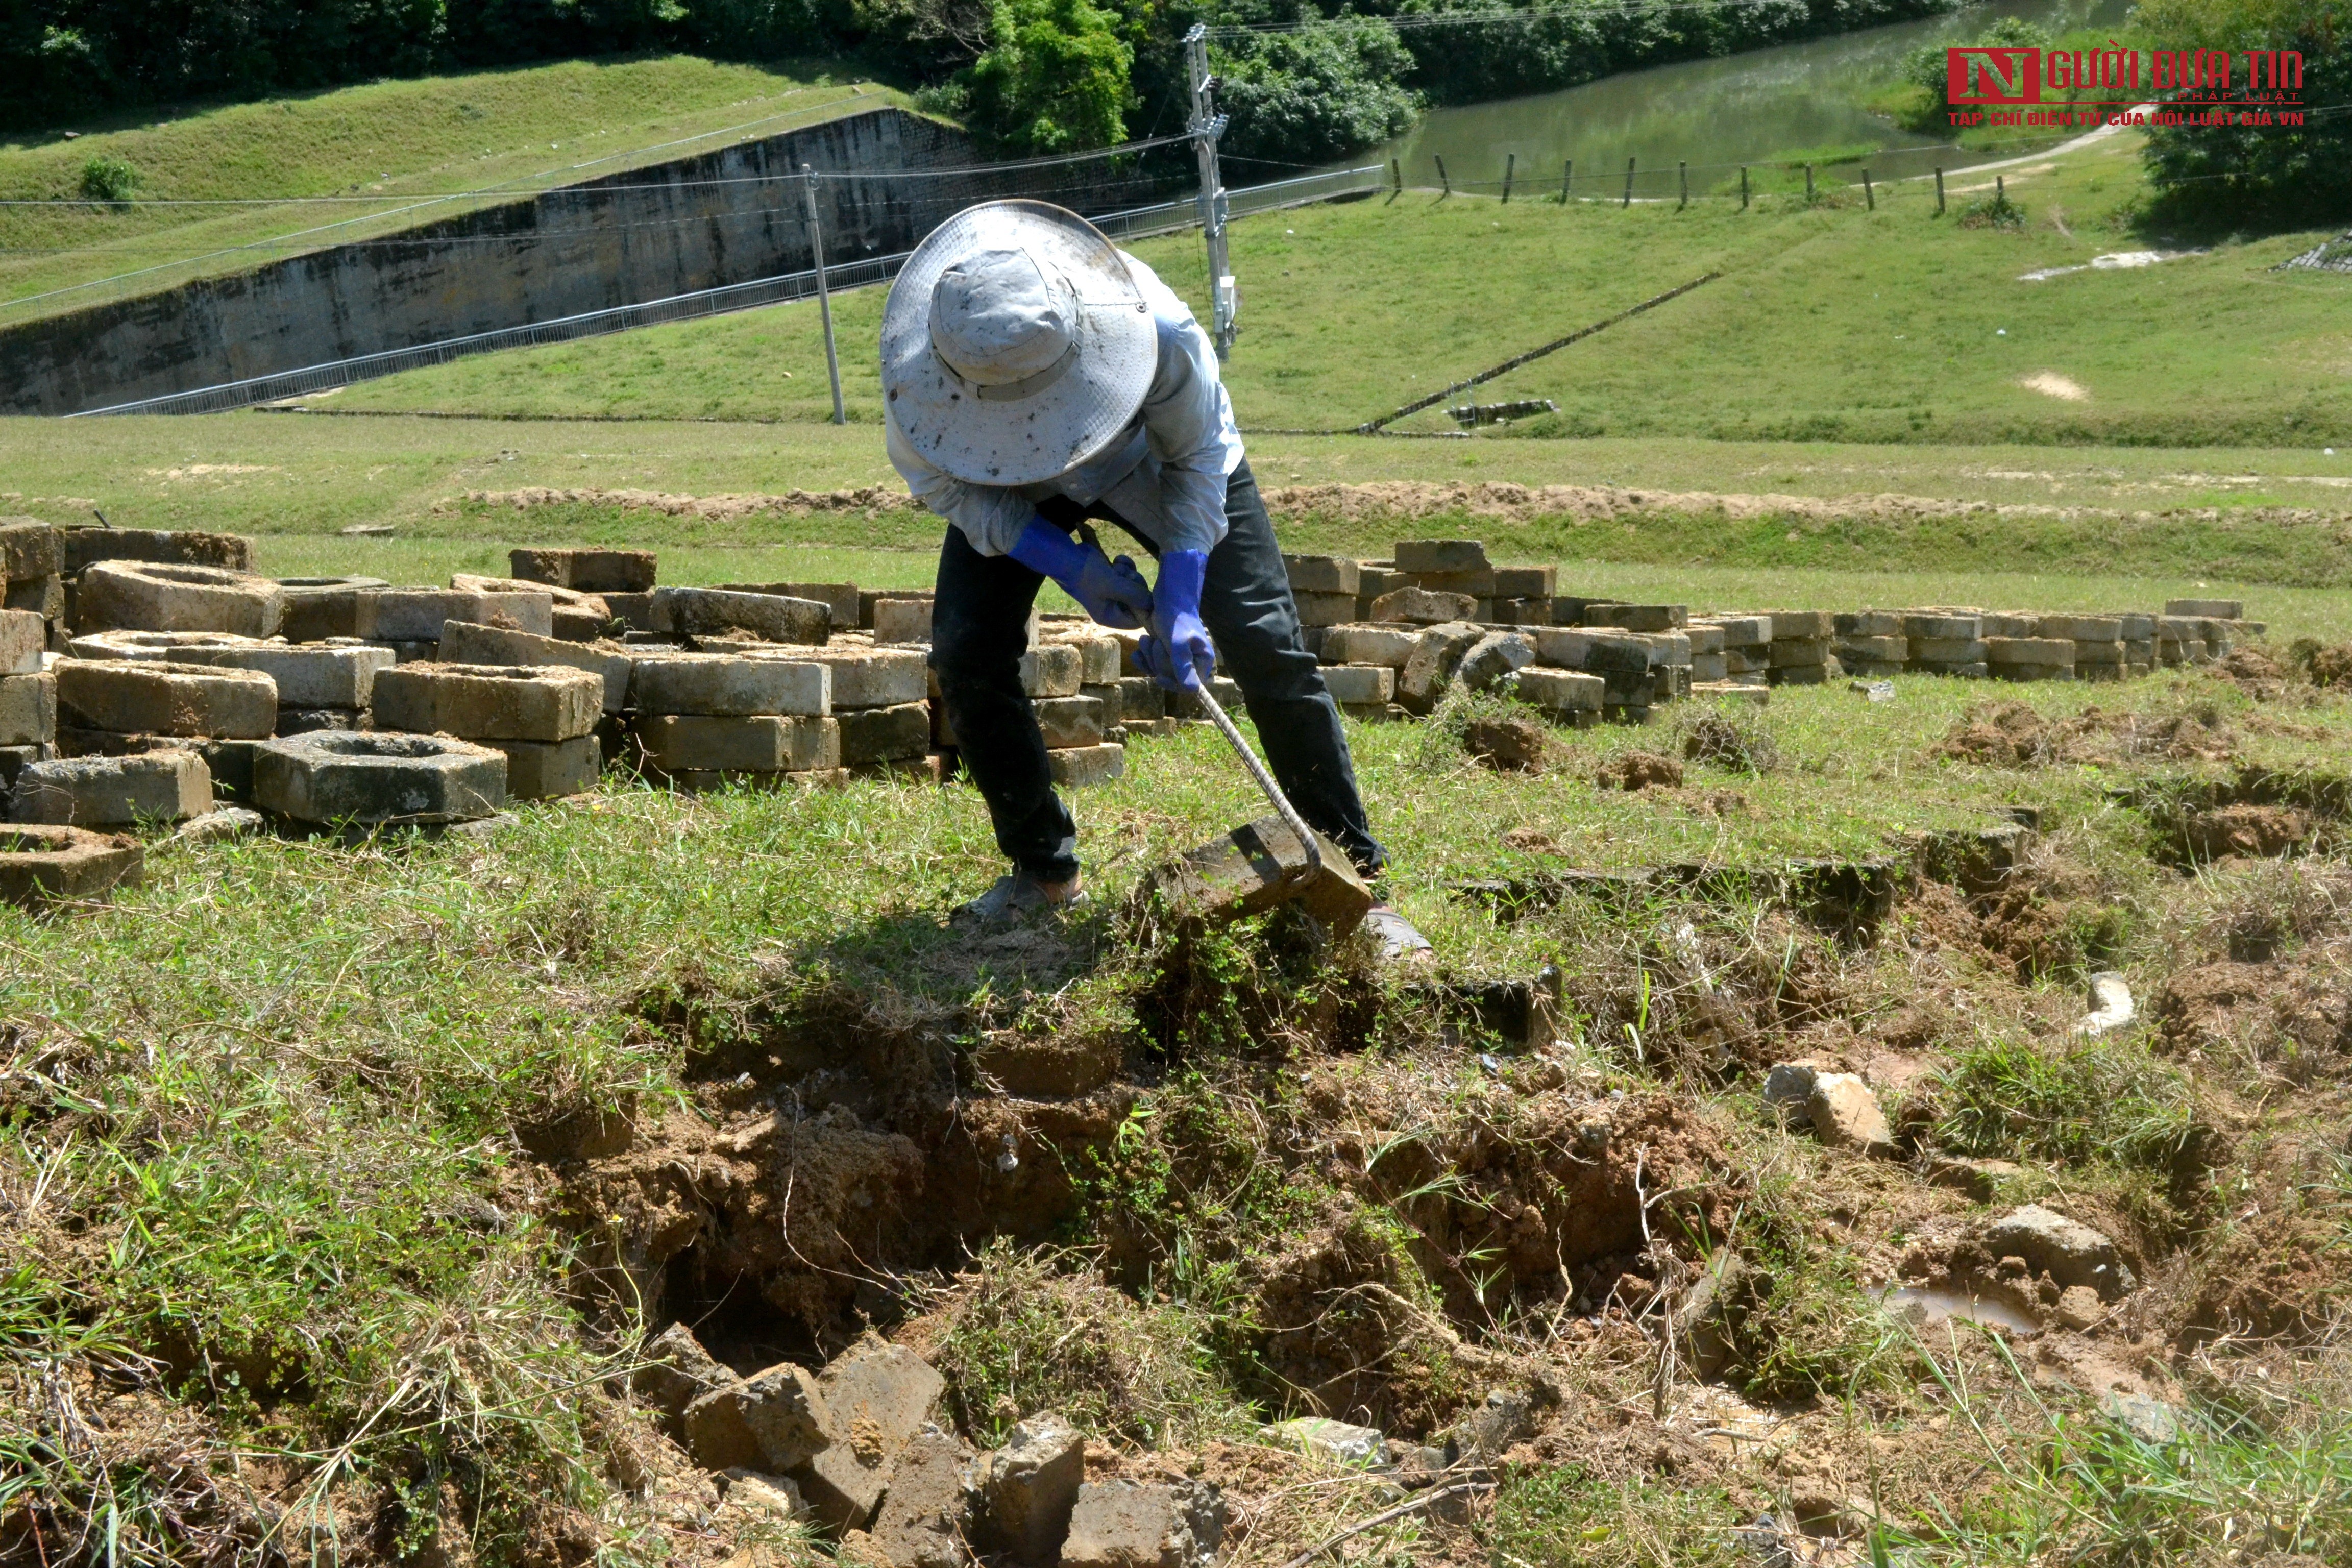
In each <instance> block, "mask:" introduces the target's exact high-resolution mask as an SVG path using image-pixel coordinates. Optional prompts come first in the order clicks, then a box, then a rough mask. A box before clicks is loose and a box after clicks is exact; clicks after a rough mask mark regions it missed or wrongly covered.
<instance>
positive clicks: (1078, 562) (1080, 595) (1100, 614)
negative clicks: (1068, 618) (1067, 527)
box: [1008, 517, 1151, 631]
mask: <svg viewBox="0 0 2352 1568" xmlns="http://www.w3.org/2000/svg"><path fill="white" fill-rule="evenodd" d="M1008 553H1009V554H1011V555H1012V557H1013V559H1014V560H1015V561H1018V562H1019V563H1021V564H1022V565H1024V566H1026V567H1027V568H1029V570H1031V571H1032V572H1037V573H1042V574H1045V576H1048V577H1051V578H1052V579H1053V580H1054V581H1055V582H1056V583H1059V584H1061V585H1062V591H1063V592H1064V593H1066V594H1067V595H1069V596H1070V597H1071V598H1073V599H1076V601H1077V602H1078V603H1079V604H1080V605H1084V606H1085V607H1086V612H1087V614H1088V615H1090V616H1093V617H1094V618H1095V619H1096V620H1097V621H1099V622H1101V623H1102V624H1103V625H1104V626H1116V627H1118V629H1119V630H1121V631H1133V630H1135V629H1136V628H1137V627H1139V626H1142V625H1143V624H1144V618H1145V617H1146V616H1150V614H1151V584H1149V583H1146V582H1145V581H1144V580H1143V574H1142V573H1140V572H1139V571H1137V570H1136V569H1135V563H1134V562H1132V561H1130V560H1129V559H1128V558H1127V557H1126V556H1124V555H1122V556H1120V557H1119V558H1118V560H1116V561H1112V560H1109V559H1108V558H1107V557H1106V556H1105V555H1104V554H1103V552H1101V551H1100V550H1099V549H1097V548H1096V547H1095V546H1094V545H1092V544H1081V543H1079V542H1077V541H1076V540H1075V539H1072V538H1071V537H1070V536H1069V535H1068V534H1066V533H1065V532H1063V531H1061V530H1060V529H1058V528H1055V526H1054V525H1053V524H1052V523H1050V522H1047V521H1045V519H1044V518H1042V517H1033V518H1031V519H1030V520H1029V526H1028V527H1026V528H1024V529H1023V530H1022V531H1021V537H1020V538H1018V539H1016V540H1014V541H1013V548H1012V550H1011V551H1010V552H1008Z"/></svg>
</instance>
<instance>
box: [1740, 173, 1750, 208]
mask: <svg viewBox="0 0 2352 1568" xmlns="http://www.w3.org/2000/svg"><path fill="white" fill-rule="evenodd" d="M1739 210H1740V211H1741V212H1746V211H1747V210H1748V165H1747V164H1745V163H1742V164H1740V165H1739Z"/></svg>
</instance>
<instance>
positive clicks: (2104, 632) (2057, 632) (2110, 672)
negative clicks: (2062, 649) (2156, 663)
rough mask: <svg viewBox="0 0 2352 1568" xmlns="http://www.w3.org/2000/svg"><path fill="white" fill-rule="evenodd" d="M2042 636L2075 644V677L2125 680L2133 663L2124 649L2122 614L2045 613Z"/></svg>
mask: <svg viewBox="0 0 2352 1568" xmlns="http://www.w3.org/2000/svg"><path fill="white" fill-rule="evenodd" d="M2035 631H2036V634H2037V635H2038V636H2041V637H2053V638H2063V639H2064V640H2066V641H2068V642H2071V643H2073V644H2074V679H2077V680H2121V679H2123V678H2124V674H2125V671H2126V668H2127V667H2128V665H2129V662H2130V661H2129V659H2128V658H2127V657H2126V653H2125V650H2124V626H2123V619H2122V617H2121V616H2042V618H2041V620H2040V621H2039V622H2038V623H2037V624H2036V626H2035Z"/></svg>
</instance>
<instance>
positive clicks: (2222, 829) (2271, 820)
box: [2180, 801, 2315, 860]
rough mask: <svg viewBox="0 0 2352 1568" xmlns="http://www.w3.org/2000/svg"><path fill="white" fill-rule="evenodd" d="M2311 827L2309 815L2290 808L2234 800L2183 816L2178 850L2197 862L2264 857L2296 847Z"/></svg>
mask: <svg viewBox="0 0 2352 1568" xmlns="http://www.w3.org/2000/svg"><path fill="white" fill-rule="evenodd" d="M2314 826H2315V823H2314V822H2313V820H2312V816H2311V814H2310V813H2309V812H2307V811H2303V810H2300V809H2298V808H2297V807H2294V806H2291V805H2255V804H2254V803H2252V801H2238V802H2234V803H2232V804H2231V805H2220V806H2215V807H2214V808H2213V809H2212V810H2210V811H2193V812H2190V813H2189V815H2188V816H2185V817H2183V818H2182V819H2181V823H2180V847H2181V848H2182V849H2183V850H2185V851H2186V852H2187V853H2188V854H2189V856H2190V857H2191V858H2194V859H2198V860H2219V859H2221V858H2223V857H2224V856H2231V855H2235V856H2244V857H2249V858H2252V857H2264V858H2267V857H2270V856H2274V855H2284V854H2286V853H2288V852H2289V851H2290V850H2293V849H2295V848H2298V847H2301V846H2302V845H2303V843H2304V842H2305V840H2306V839H2308V838H2309V837H2311V835H2312V829H2313V827H2314Z"/></svg>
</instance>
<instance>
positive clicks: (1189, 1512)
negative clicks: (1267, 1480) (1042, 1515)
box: [1061, 1481, 1225, 1568]
mask: <svg viewBox="0 0 2352 1568" xmlns="http://www.w3.org/2000/svg"><path fill="white" fill-rule="evenodd" d="M1224 1538H1225V1503H1224V1499H1223V1496H1221V1495H1220V1494H1219V1492H1218V1490H1217V1489H1216V1487H1215V1486H1213V1485H1212V1484H1211V1483H1209V1482H1206V1481H1177V1482H1173V1483H1164V1482H1152V1483H1149V1484H1146V1483H1139V1482H1136V1481H1088V1482H1087V1484H1086V1485H1084V1486H1082V1487H1080V1488H1079V1489H1078V1500H1077V1506H1076V1508H1075V1509H1074V1510H1072V1511H1071V1514H1070V1535H1069V1539H1068V1540H1067V1541H1066V1542H1063V1544H1062V1563H1061V1568H1209V1565H1210V1564H1211V1563H1214V1562H1215V1561H1216V1556H1217V1549H1218V1547H1219V1546H1220V1545H1222V1544H1223V1542H1224Z"/></svg>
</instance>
